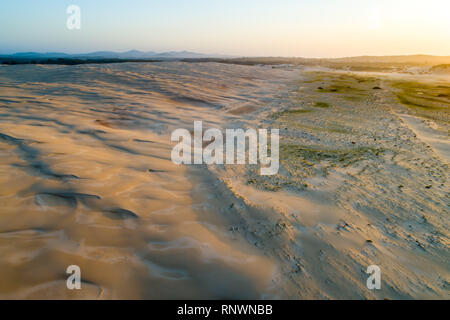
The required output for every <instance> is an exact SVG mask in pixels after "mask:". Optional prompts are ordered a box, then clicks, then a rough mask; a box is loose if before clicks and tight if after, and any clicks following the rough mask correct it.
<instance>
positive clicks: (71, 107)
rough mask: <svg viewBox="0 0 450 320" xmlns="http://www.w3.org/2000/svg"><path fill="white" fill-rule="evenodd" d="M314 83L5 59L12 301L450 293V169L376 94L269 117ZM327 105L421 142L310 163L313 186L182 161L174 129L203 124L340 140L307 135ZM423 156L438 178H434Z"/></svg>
mask: <svg viewBox="0 0 450 320" xmlns="http://www.w3.org/2000/svg"><path fill="white" fill-rule="evenodd" d="M308 77H309V76H306V75H304V74H303V73H302V71H300V70H290V69H288V68H272V67H269V66H267V67H250V66H237V65H225V64H216V63H204V64H201V63H198V64H194V63H192V64H186V63H175V62H173V63H153V64H133V63H125V64H117V65H83V66H29V65H23V66H8V67H0V108H1V111H0V112H1V117H0V181H1V183H0V205H1V209H0V275H1V279H0V298H8V299H9V298H11V299H15V298H38V299H41V298H89V299H91V298H100V299H111V298H115V299H117V298H125V299H131V298H138V299H141V298H143V299H165V298H169V299H176V298H183V299H186V298H187V299H191V298H192V299H194V298H200V299H206V298H210V299H223V298H234V299H247V298H256V299H258V298H290V299H294V298H411V297H412V298H417V297H425V298H435V297H448V283H449V281H450V279H449V268H448V266H449V265H448V258H449V256H448V245H449V240H448V226H449V224H448V216H447V215H448V211H446V210H447V209H448V206H446V205H445V199H446V198H445V197H446V195H447V197H448V185H447V176H446V172H447V171H446V170H447V165H448V163H447V162H446V161H445V160H443V159H440V158H439V157H436V156H434V155H433V154H432V151H430V150H427V149H426V148H425V146H423V145H422V142H420V141H416V140H413V139H414V137H413V136H412V131H411V130H410V129H408V128H407V127H406V126H404V125H403V124H402V123H401V121H400V118H399V117H397V116H395V112H390V111H389V110H388V107H386V105H388V104H389V103H393V102H392V101H385V100H377V99H378V98H377V94H378V93H374V96H373V97H372V94H371V97H372V98H373V101H372V102H373V103H374V104H370V105H369V106H371V107H373V106H376V109H373V110H372V111H370V109H368V107H367V104H363V103H361V102H357V103H355V102H353V104H352V106H353V105H355V104H356V105H358V107H357V108H355V109H352V110H347V111H345V110H346V109H342V108H344V107H345V106H347V104H345V103H342V102H341V103H340V104H339V103H338V104H337V106H336V107H332V108H331V109H327V112H328V113H327V114H325V113H324V114H325V116H322V115H320V114H318V113H315V114H316V115H317V117H316V116H314V117H312V118H304V119H303V120H301V119H297V118H295V117H291V119H290V120H292V121H294V122H295V123H292V122H291V123H286V122H283V121H281V120H280V121H279V120H273V119H274V118H273V117H272V116H271V115H272V114H273V112H278V111H279V110H281V109H285V108H286V107H291V106H292V103H293V101H295V103H296V104H298V105H300V106H302V107H304V106H307V105H308V104H309V103H313V102H314V99H316V98H317V93H316V91H315V89H316V86H317V85H316V84H315V83H313V84H311V82H309V84H308V83H307V81H308V80H310V79H309V78H308ZM299 81H300V82H299ZM302 81H304V84H302V83H303V82H302ZM298 93H300V94H298ZM294 94H298V95H299V96H298V97H293V95H294ZM378 96H380V94H378ZM379 99H381V98H379ZM333 108H334V109H333ZM374 108H375V107H374ZM368 110H369V111H368ZM395 111H396V112H398V110H397V109H396V110H395ZM324 112H325V111H324ZM333 117H334V118H337V119H338V120H339V119H340V120H342V121H344V122H345V121H347V124H349V125H351V124H361V125H360V126H358V128H354V131H353V132H359V131H358V130H361V128H367V129H368V130H369V131H370V132H371V133H374V132H375V133H374V136H377V137H379V139H380V140H383V139H384V138H381V137H386V139H387V140H386V141H391V142H392V141H393V140H395V139H400V140H401V139H403V140H404V141H410V145H405V146H404V148H406V149H409V150H412V151H411V154H406V153H404V154H403V153H402V150H396V151H395V152H396V157H394V158H392V154H387V155H386V156H385V157H383V158H375V157H368V158H367V159H364V161H363V162H357V163H355V164H352V165H350V166H346V167H345V168H340V167H339V166H338V167H333V168H331V167H327V168H325V169H326V170H328V171H329V174H327V175H323V174H322V173H321V172H322V171H323V170H324V168H323V167H318V168H316V167H315V168H314V169H311V170H312V171H310V174H308V176H307V177H306V178H307V183H308V184H309V189H308V190H298V189H299V188H298V187H299V186H300V184H299V183H300V182H301V181H300V180H296V179H297V178H298V177H297V176H296V174H297V173H298V172H297V173H296V172H293V171H291V172H287V171H286V170H287V169H286V168H288V167H286V164H284V166H283V167H282V169H281V170H280V175H282V177H274V178H273V179H280V180H276V181H278V182H276V181H275V182H274V181H272V180H270V179H269V180H267V181H257V182H256V183H255V184H253V185H252V183H250V182H249V181H250V180H249V177H252V171H251V168H250V169H249V168H246V167H243V166H230V167H226V168H224V167H209V168H207V167H205V166H191V167H185V166H176V165H174V164H173V163H172V162H171V160H170V152H171V148H172V144H171V143H170V133H171V132H172V130H174V129H176V128H187V129H190V128H192V127H193V121H194V120H202V121H203V122H204V125H205V126H207V127H218V128H224V127H230V126H231V127H248V126H253V127H259V126H280V128H282V129H283V130H285V131H284V132H282V141H283V139H288V138H289V139H294V140H295V141H297V142H299V141H304V140H307V141H310V142H311V141H312V142H318V141H322V143H325V144H326V145H338V144H339V143H341V142H342V141H343V140H342V139H341V138H342V137H340V136H336V132H333V134H331V133H328V134H329V135H328V137H331V138H336V137H338V138H339V139H340V140H339V139H338V140H334V141H333V140H332V139H331V141H328V140H326V139H327V135H320V134H319V133H317V130H316V131H314V130H313V131H311V126H313V125H319V127H320V126H325V127H326V126H328V127H329V128H334V127H336V121H335V122H333V121H334V120H336V119H333ZM305 119H306V120H305ZM362 119H368V122H367V123H366V124H363V123H362V122H363V120H362ZM369 120H370V121H369ZM296 121H298V122H296ZM358 121H359V122H358ZM337 122H339V121H337ZM299 125H302V126H303V127H299ZM340 125H342V123H341V124H340ZM308 126H309V127H308ZM387 126H389V128H390V129H389V130H387V131H386V128H387ZM308 128H309V129H308ZM292 130H294V131H295V130H297V131H295V132H294V131H292ZM298 130H300V131H298ZM399 130H400V133H398V132H397V131H399ZM366 138H367V137H366V136H365V135H364V134H362V133H357V134H355V136H354V137H352V138H348V137H346V138H343V139H344V140H345V139H347V140H345V141H346V143H349V144H351V140H354V139H356V142H357V143H360V142H361V143H364V142H365V140H364V139H366ZM317 139H318V140H317ZM320 139H322V140H320ZM400 140H398V141H399V143H400V142H401V141H400ZM403 140H402V141H403ZM324 141H325V142H324ZM386 141H384V140H383V143H384V145H383V147H389V148H394V147H393V144H394V143H392V144H390V143H391V142H389V143H388V142H386ZM411 141H412V142H411ZM414 148H415V149H414ZM402 155H403V156H402ZM390 156H391V158H392V159H395V161H394V160H392V161H391V160H389V157H390ZM416 159H419V160H420V161H430V167H431V168H432V169H433V170H436V171H437V172H438V173H439V174H436V175H434V176H431V177H430V179H434V180H433V181H434V182H433V186H435V187H434V188H433V189H432V190H428V189H424V188H423V184H424V183H425V182H424V181H423V180H422V179H424V177H428V176H427V174H428V171H427V169H425V168H424V167H423V166H421V168H419V169H417V168H415V167H413V166H412V164H411V163H410V161H415V160H416ZM282 160H283V159H282ZM419 160H417V161H419ZM322 165H323V164H322ZM394 166H398V168H397V167H395V168H394ZM288 169H289V168H288ZM316 169H317V170H316ZM248 170H250V171H248ZM308 170H309V169H308ZM402 170H403V171H402ZM430 170H431V169H430ZM311 172H312V173H311ZM414 172H416V173H415V174H414ZM283 179H287V181H288V182H289V183H287V184H285V185H283V181H284V180H283ZM408 179H410V182H411V184H410V185H407V183H408ZM400 180H401V183H402V184H404V185H405V188H404V190H403V191H402V190H400V191H399V186H398V184H399V183H400V182H399V181H400ZM279 181H281V182H279ZM422 182H423V183H422ZM276 183H281V185H282V186H283V188H282V189H281V190H274V189H270V188H265V187H264V184H265V185H266V187H267V186H269V187H270V186H273V185H276ZM429 183H430V182H427V183H426V184H429ZM394 184H395V185H394ZM290 185H291V186H292V185H295V186H294V188H290V187H289V186H290ZM418 185H420V191H417V190H418V189H417V190H416V191H414V188H415V187H417V186H418ZM440 185H441V186H440ZM408 188H409V189H408ZM300 189H301V188H300ZM392 190H395V192H393V191H392ZM411 190H413V191H411ZM396 199H397V200H396ZM447 199H448V198H447ZM386 201H391V202H392V203H388V202H386ZM419 209H421V210H422V211H420V210H419ZM425 216H426V218H423V217H425ZM423 219H426V221H424V220H423ZM369 238H370V241H371V242H370V243H369V242H367V240H369ZM418 244H420V246H419V245H418ZM369 264H380V265H381V266H382V268H383V270H385V273H383V290H382V291H380V292H371V291H369V290H368V289H367V288H366V287H365V280H366V278H367V275H366V274H365V269H366V268H367V266H368V265H369ZM69 265H78V266H80V268H81V275H82V280H83V282H82V290H80V291H69V290H67V289H66V279H67V277H68V275H67V274H66V268H67V267H68V266H69Z"/></svg>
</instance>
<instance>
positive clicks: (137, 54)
mask: <svg viewBox="0 0 450 320" xmlns="http://www.w3.org/2000/svg"><path fill="white" fill-rule="evenodd" d="M3 57H10V58H18V59H57V58H66V59H70V58H71V59H159V60H172V59H173V60H178V59H204V58H224V57H226V56H221V55H207V54H202V53H197V52H190V51H169V52H160V53H158V52H154V51H148V52H144V51H139V50H130V51H126V52H114V51H96V52H90V53H81V54H67V53H61V52H46V53H39V52H18V53H14V54H12V55H3Z"/></svg>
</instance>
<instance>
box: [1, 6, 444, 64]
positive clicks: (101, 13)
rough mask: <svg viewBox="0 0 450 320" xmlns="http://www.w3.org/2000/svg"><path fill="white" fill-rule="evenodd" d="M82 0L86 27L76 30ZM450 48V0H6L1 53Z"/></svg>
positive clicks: (337, 52) (339, 52) (436, 51)
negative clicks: (74, 16)
mask: <svg viewBox="0 0 450 320" xmlns="http://www.w3.org/2000/svg"><path fill="white" fill-rule="evenodd" d="M69 5H77V6H78V7H79V8H80V11H81V20H80V21H81V28H80V29H79V30H69V29H68V28H67V24H66V22H67V19H68V18H69V14H67V12H66V10H67V7H68V6H69ZM131 49H137V50H142V51H158V52H160V51H172V50H175V51H179V50H189V51H195V52H202V53H206V54H227V55H236V56H290V57H292V56H297V57H344V56H359V55H401V54H433V55H449V56H450V0H420V1H419V0H359V1H357V0H127V1H125V0H123V1H121V0H58V1H55V0H1V1H0V53H3V54H5V53H13V52H22V51H38V52H67V53H85V52H92V51H100V50H101V51H103V50H112V51H127V50H131Z"/></svg>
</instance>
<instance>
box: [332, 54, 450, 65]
mask: <svg viewBox="0 0 450 320" xmlns="http://www.w3.org/2000/svg"><path fill="white" fill-rule="evenodd" d="M326 60H328V61H333V62H341V63H402V64H405V63H406V64H418V65H422V64H423V65H436V64H444V63H450V57H449V56H431V55H425V54H416V55H403V56H360V57H348V58H337V59H326Z"/></svg>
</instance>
